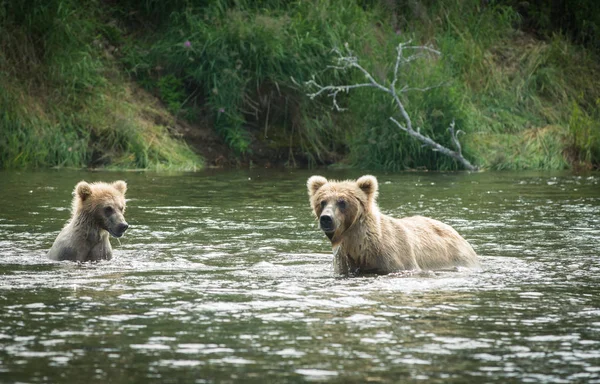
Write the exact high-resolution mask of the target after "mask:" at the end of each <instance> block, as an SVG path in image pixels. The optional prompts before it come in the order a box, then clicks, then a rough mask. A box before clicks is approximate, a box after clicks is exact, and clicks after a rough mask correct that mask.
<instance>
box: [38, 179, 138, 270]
mask: <svg viewBox="0 0 600 384" xmlns="http://www.w3.org/2000/svg"><path fill="white" fill-rule="evenodd" d="M126 191H127V184H126V183H125V182H124V181H115V182H114V183H111V184H108V183H102V182H97V183H91V184H88V183H86V182H85V181H81V182H79V183H78V184H77V186H76V187H75V190H74V191H73V203H72V217H71V220H69V222H68V223H67V225H66V226H65V227H64V228H63V229H62V231H61V232H60V233H59V235H58V237H57V238H56V240H55V241H54V244H53V245H52V248H50V250H49V251H48V257H49V258H50V259H52V260H71V261H98V260H110V259H111V258H112V247H111V245H110V241H109V239H108V238H109V234H111V235H113V236H115V237H121V236H122V235H123V233H124V232H125V230H126V229H127V228H128V224H127V222H126V221H125V217H124V214H125V192H126Z"/></svg>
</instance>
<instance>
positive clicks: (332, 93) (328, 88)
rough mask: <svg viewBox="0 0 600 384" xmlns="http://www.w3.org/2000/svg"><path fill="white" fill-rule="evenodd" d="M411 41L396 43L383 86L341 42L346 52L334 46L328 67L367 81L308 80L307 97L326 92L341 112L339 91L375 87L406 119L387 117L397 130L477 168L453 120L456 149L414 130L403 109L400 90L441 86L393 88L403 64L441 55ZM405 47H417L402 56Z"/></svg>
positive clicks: (467, 166)
mask: <svg viewBox="0 0 600 384" xmlns="http://www.w3.org/2000/svg"><path fill="white" fill-rule="evenodd" d="M410 43H411V42H410V41H408V42H406V43H400V44H398V47H397V48H396V52H397V54H396V62H395V63H394V77H393V79H392V81H391V83H390V86H389V87H386V86H384V85H382V84H381V83H379V82H377V80H375V79H374V78H373V76H372V75H371V74H370V73H369V71H367V70H366V69H365V68H364V67H363V66H361V65H360V64H359V63H358V58H357V57H356V56H354V55H353V54H352V52H351V51H350V48H349V47H348V44H347V43H346V44H344V48H345V50H346V52H347V53H346V54H344V53H342V52H341V51H340V50H339V49H337V48H336V49H334V50H333V52H335V53H336V54H337V55H338V57H337V59H336V65H333V66H330V67H329V68H333V69H337V70H341V71H346V70H349V69H357V70H358V71H360V72H362V74H363V75H364V76H365V78H366V79H367V82H366V83H359V84H349V85H321V84H319V83H317V82H316V81H315V79H314V78H313V79H312V80H310V81H307V82H306V83H305V84H306V86H307V87H309V88H316V92H313V93H309V94H308V95H307V96H309V97H310V98H311V99H314V98H315V97H317V96H320V95H322V94H327V96H329V97H331V98H332V104H333V108H335V110H336V111H343V110H345V109H344V108H342V107H340V105H339V104H338V101H337V95H338V94H339V93H340V92H345V93H348V92H350V90H352V89H356V88H365V87H370V88H375V89H378V90H380V91H382V92H385V93H387V94H389V95H390V96H391V97H392V99H393V100H394V102H395V104H396V107H397V108H398V110H399V111H400V114H401V115H402V118H403V120H404V122H405V124H404V125H403V124H401V123H400V122H398V120H396V119H395V118H394V117H393V116H392V117H390V120H391V121H392V122H394V123H395V124H396V125H397V126H398V127H399V128H400V129H402V130H403V131H405V132H406V133H408V134H409V135H410V136H412V137H414V138H416V139H417V140H419V141H421V142H422V143H424V145H426V146H428V147H431V148H432V150H434V151H438V152H440V153H443V154H444V155H447V156H450V157H452V158H453V159H455V160H456V161H458V162H459V163H461V164H462V165H463V166H464V167H465V168H466V169H468V170H470V171H476V170H477V169H478V168H477V167H476V166H474V165H473V164H471V163H470V162H469V161H468V160H467V159H465V158H464V156H463V155H462V147H461V145H460V142H459V140H458V134H459V133H464V132H463V131H461V130H458V131H456V130H455V123H454V121H452V123H451V124H450V127H449V128H448V131H449V132H450V137H451V139H452V143H453V144H454V146H455V148H456V151H453V150H451V149H449V148H446V147H444V146H443V145H441V144H439V143H437V142H435V141H433V140H432V139H431V138H429V137H427V136H425V135H423V134H421V132H420V128H417V130H415V129H414V128H413V126H412V120H411V119H410V115H409V114H408V112H407V111H406V109H405V108H404V104H403V103H402V100H400V97H399V96H398V93H400V94H403V93H406V92H409V91H421V92H426V91H428V90H430V89H434V88H437V87H440V86H442V85H443V83H440V84H438V85H435V86H431V87H425V88H411V87H409V86H408V85H405V86H404V87H402V88H401V89H400V90H396V83H397V82H398V72H399V71H400V69H401V67H402V65H404V64H408V63H410V62H411V61H414V60H417V59H418V58H420V57H423V56H425V55H424V52H426V51H427V52H431V53H433V54H436V55H441V53H440V52H439V51H437V50H435V49H433V48H431V47H428V46H415V45H408V44H410ZM406 50H416V51H418V52H416V53H415V54H412V55H410V56H408V57H405V56H404V52H405V51H406Z"/></svg>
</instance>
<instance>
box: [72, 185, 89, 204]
mask: <svg viewBox="0 0 600 384" xmlns="http://www.w3.org/2000/svg"><path fill="white" fill-rule="evenodd" d="M75 193H76V194H77V196H79V198H80V199H81V201H85V199H87V198H88V197H90V196H91V195H92V186H91V185H89V184H88V183H86V182H85V181H80V182H79V183H77V186H76V187H75Z"/></svg>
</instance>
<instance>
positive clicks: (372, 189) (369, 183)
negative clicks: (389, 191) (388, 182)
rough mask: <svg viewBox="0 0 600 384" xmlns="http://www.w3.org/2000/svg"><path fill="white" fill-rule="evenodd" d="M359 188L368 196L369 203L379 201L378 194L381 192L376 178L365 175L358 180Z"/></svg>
mask: <svg viewBox="0 0 600 384" xmlns="http://www.w3.org/2000/svg"><path fill="white" fill-rule="evenodd" d="M356 184H357V185H358V188H360V189H361V190H362V191H363V192H364V193H365V194H366V195H367V199H368V200H369V203H371V202H373V201H375V199H377V192H378V190H379V184H378V183H377V179H376V178H375V176H371V175H365V176H362V177H361V178H359V179H358V180H356Z"/></svg>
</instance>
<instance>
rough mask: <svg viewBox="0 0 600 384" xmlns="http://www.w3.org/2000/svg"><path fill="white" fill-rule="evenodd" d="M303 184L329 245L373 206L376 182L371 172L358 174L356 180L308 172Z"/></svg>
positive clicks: (340, 237) (375, 195)
mask: <svg viewBox="0 0 600 384" xmlns="http://www.w3.org/2000/svg"><path fill="white" fill-rule="evenodd" d="M307 187H308V196H309V198H310V205H311V207H312V209H313V213H314V215H315V217H316V218H317V219H318V220H319V226H320V227H321V230H323V232H325V235H326V236H327V237H328V238H329V240H331V243H332V244H333V245H336V244H338V243H339V242H340V241H341V240H342V239H343V237H344V234H346V233H347V231H348V230H349V229H350V228H352V226H353V225H354V224H355V223H356V222H358V221H359V220H360V219H361V217H363V216H364V215H365V214H367V213H370V212H375V211H376V210H377V206H376V199H377V190H378V184H377V179H376V178H375V177H374V176H370V175H366V176H362V177H361V178H359V179H358V180H356V181H353V180H347V181H333V180H332V181H328V180H327V179H326V178H324V177H322V176H312V177H311V178H309V179H308V182H307Z"/></svg>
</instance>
